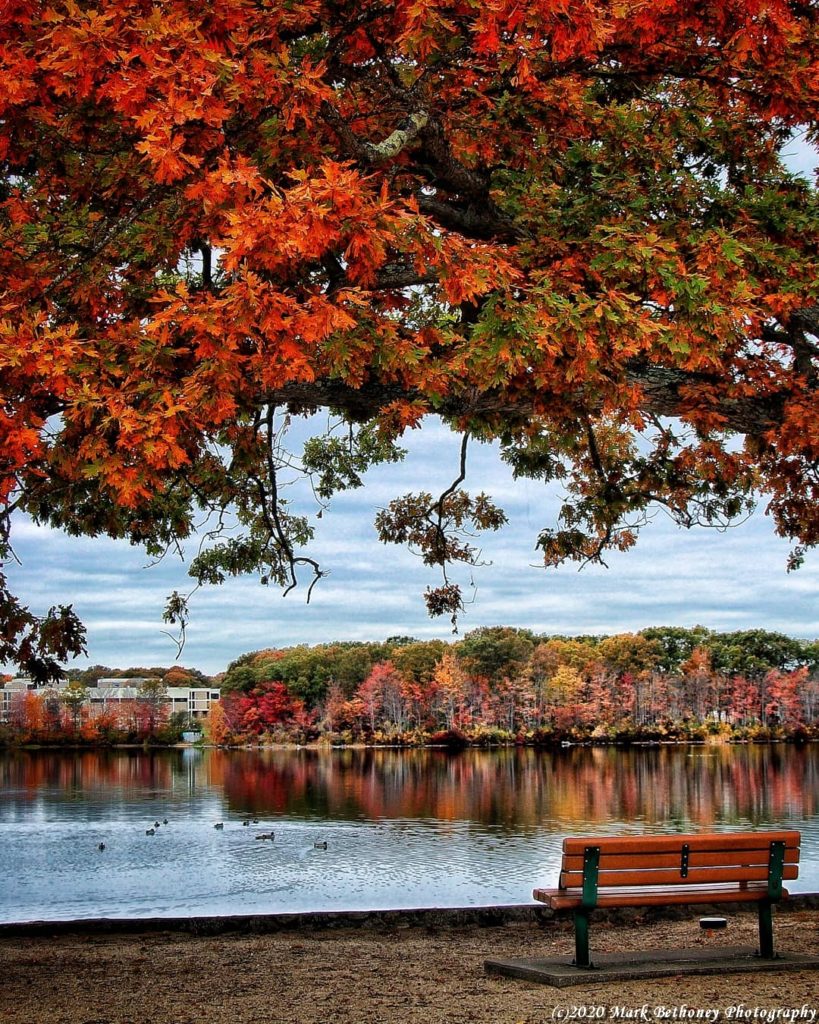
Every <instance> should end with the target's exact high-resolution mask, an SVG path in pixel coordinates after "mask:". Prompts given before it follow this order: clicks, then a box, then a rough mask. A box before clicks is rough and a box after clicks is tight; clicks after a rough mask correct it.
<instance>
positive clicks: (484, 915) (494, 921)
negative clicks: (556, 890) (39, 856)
mask: <svg viewBox="0 0 819 1024" xmlns="http://www.w3.org/2000/svg"><path fill="white" fill-rule="evenodd" d="M728 906H729V907H730V909H731V911H732V913H733V914H752V915H754V914H755V913H756V909H755V906H754V904H753V903H749V904H741V903H740V904H733V905H728ZM692 908H696V909H695V910H692ZM725 908H726V904H707V903H703V904H681V905H668V906H663V905H660V906H656V907H643V908H640V909H639V913H638V912H637V911H636V910H635V909H634V908H630V907H622V908H597V909H596V910H595V912H594V920H595V922H597V923H598V924H606V925H609V926H612V927H619V926H623V925H624V924H628V923H629V922H631V921H633V920H634V919H635V918H639V919H640V920H641V921H645V922H662V921H675V920H680V919H681V918H688V917H691V916H692V914H693V913H696V916H697V917H698V918H699V917H703V916H705V915H706V913H718V914H720V915H722V916H725V913H726V910H725ZM775 909H776V913H777V914H785V915H787V914H792V913H797V914H798V913H802V912H805V911H817V912H819V892H804V893H803V892H796V893H791V894H790V895H789V896H788V897H787V898H786V899H783V900H782V901H781V902H780V903H778V904H776V905H775ZM570 920H571V914H570V913H569V912H566V911H564V912H560V911H557V912H556V911H553V910H550V909H549V908H548V907H546V906H544V905H543V904H542V903H506V904H497V905H493V904H488V905H486V906H464V907H408V908H395V909H390V910H307V911H295V912H291V913H273V914H225V915H207V914H204V915H196V916H191V917H122V918H119V917H96V918H76V919H64V920H54V921H50V920H43V921H19V922H18V921H11V922H6V923H0V939H4V938H11V937H24V936H25V937H36V936H42V935H50V936H57V935H133V934H148V933H152V932H177V933H180V934H190V935H199V936H207V935H227V934H237V933H238V934H245V935H265V934H271V933H276V932H290V931H316V932H319V931H334V930H338V929H361V930H364V931H366V930H373V929H384V928H386V929H390V928H427V929H452V928H470V927H477V928H488V927H503V926H506V925H512V924H525V925H536V926H539V927H542V926H546V925H549V924H551V923H553V922H563V921H570Z"/></svg>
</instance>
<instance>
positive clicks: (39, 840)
mask: <svg viewBox="0 0 819 1024" xmlns="http://www.w3.org/2000/svg"><path fill="white" fill-rule="evenodd" d="M165 818H167V819H168V824H167V825H164V824H160V826H159V828H157V829H156V834H155V835H153V836H148V835H146V834H145V832H146V829H147V828H149V827H151V826H153V824H154V822H155V821H157V820H158V821H160V822H162V820H163V819H165ZM252 819H256V820H257V822H258V824H250V825H249V826H245V825H243V824H242V822H243V821H245V820H252ZM217 822H222V823H223V824H224V827H223V828H222V829H215V828H214V827H213V826H214V825H215V824H216V823H217ZM780 826H788V827H793V828H798V829H800V830H801V831H802V836H803V854H802V856H803V867H802V877H801V878H800V880H799V881H798V882H796V883H794V884H793V885H792V887H791V888H792V890H793V891H802V892H807V891H819V746H817V745H813V746H810V747H806V748H802V749H796V748H793V747H786V746H782V745H778V746H772V747H714V748H703V747H691V748H684V747H675V748H667V747H662V748H641V749H633V750H617V749H602V748H601V749H591V748H575V749H571V750H564V751H559V752H553V753H549V752H547V753H540V752H536V751H532V750H502V751H473V750H469V751H464V752H463V753H458V754H448V753H444V752H443V751H396V750H367V751H362V750H355V751H352V750H335V751H323V752H319V751H315V750H292V751H283V750H282V751H272V750H270V751H262V752H251V751H234V752H224V751H219V750H205V751H200V750H194V749H187V750H173V751H161V752H156V753H143V752H142V751H110V752H96V751H95V752H82V753H50V752H25V753H21V752H18V753H13V754H7V755H0V843H1V844H2V846H1V847H0V849H2V863H3V868H4V870H3V872H2V873H0V921H26V920H45V919H48V920H60V919H71V918H85V917H143V916H145V917H147V916H180V915H188V914H247V913H269V912H276V911H282V912H284V911H297V910H316V909H338V910H340V909H363V908H367V909H375V908H391V907H422V906H439V907H440V906H467V905H487V904H493V903H494V904H501V903H528V902H530V901H531V890H532V887H533V886H534V885H544V884H554V883H555V882H556V878H557V868H558V865H559V861H560V843H561V840H562V839H563V837H564V836H565V835H572V834H593V833H599V834H604V833H610V832H623V831H625V832H632V833H633V832H669V831H671V832H675V831H676V832H688V831H710V830H738V829H747V828H777V827H780ZM270 830H273V831H274V832H275V839H274V840H273V841H272V842H270V841H265V840H258V839H256V838H255V837H256V835H257V834H259V833H262V832H269V831H270ZM101 842H104V843H105V850H104V851H100V850H99V849H98V844H99V843H101ZM324 842H326V843H327V848H326V849H322V848H317V847H316V846H315V844H316V843H324Z"/></svg>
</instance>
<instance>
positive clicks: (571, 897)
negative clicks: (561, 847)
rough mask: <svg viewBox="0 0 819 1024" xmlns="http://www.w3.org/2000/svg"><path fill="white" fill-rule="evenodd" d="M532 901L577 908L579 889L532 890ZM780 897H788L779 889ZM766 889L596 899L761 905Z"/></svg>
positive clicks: (611, 903)
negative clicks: (755, 902)
mask: <svg viewBox="0 0 819 1024" xmlns="http://www.w3.org/2000/svg"><path fill="white" fill-rule="evenodd" d="M532 895H533V896H534V898H535V899H536V900H538V901H540V902H541V903H545V904H547V905H548V906H550V907H551V908H552V909H553V910H572V909H576V908H578V907H579V906H580V903H581V893H580V891H579V890H566V889H535V890H534V892H533V893H532ZM782 895H783V897H787V896H788V892H787V890H785V889H783V890H782ZM767 896H768V887H767V886H749V887H748V888H747V889H739V888H737V886H731V887H727V888H718V887H711V888H705V887H699V888H686V887H685V886H674V887H672V888H670V889H656V890H654V889H615V890H613V891H611V892H607V891H606V890H601V891H599V892H598V896H597V906H598V907H651V906H664V905H666V904H669V903H680V904H704V903H750V902H754V901H759V902H762V901H764V900H766V899H767Z"/></svg>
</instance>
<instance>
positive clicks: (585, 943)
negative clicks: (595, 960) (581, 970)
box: [574, 910, 592, 967]
mask: <svg viewBox="0 0 819 1024" xmlns="http://www.w3.org/2000/svg"><path fill="white" fill-rule="evenodd" d="M574 963H575V966H576V967H591V966H592V963H591V960H590V959H589V912H588V910H576V911H575V912H574Z"/></svg>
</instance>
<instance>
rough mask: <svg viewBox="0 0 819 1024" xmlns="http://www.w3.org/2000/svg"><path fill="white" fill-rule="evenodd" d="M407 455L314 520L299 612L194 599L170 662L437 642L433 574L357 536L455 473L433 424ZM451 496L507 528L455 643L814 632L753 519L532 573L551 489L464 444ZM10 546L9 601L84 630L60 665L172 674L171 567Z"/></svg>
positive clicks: (476, 577) (245, 593) (267, 602)
mask: <svg viewBox="0 0 819 1024" xmlns="http://www.w3.org/2000/svg"><path fill="white" fill-rule="evenodd" d="M408 442H409V444H408V447H410V449H411V450H410V453H409V455H408V456H407V459H406V460H405V461H404V462H403V463H401V464H397V465H393V466H387V467H382V468H379V469H378V470H376V471H373V472H371V474H370V475H369V476H368V477H367V480H368V481H369V482H368V485H367V486H365V487H364V488H363V489H362V490H360V491H356V492H349V493H347V494H344V495H341V496H339V497H338V498H337V499H335V500H334V502H333V504H332V506H331V508H330V510H329V511H328V512H326V513H325V514H324V515H323V517H322V519H321V520H320V521H319V520H315V525H316V531H317V536H316V544H315V547H314V549H313V551H312V552H311V553H312V554H313V555H314V557H317V558H318V559H319V561H320V562H321V565H322V568H325V569H327V570H329V573H330V574H329V575H328V576H327V578H326V579H324V580H322V581H320V582H319V584H318V585H317V587H316V588H315V590H314V592H313V597H312V600H311V602H310V604H309V605H308V604H306V603H305V596H306V589H307V586H306V585H307V583H309V577H307V576H306V577H305V580H304V583H305V585H304V586H302V587H300V588H299V589H297V590H295V591H293V592H292V593H291V594H290V595H289V596H288V597H286V598H283V597H282V596H281V594H280V593H279V591H277V590H275V589H273V588H264V587H261V586H260V585H259V584H258V583H257V582H255V581H254V580H251V579H238V580H231V581H229V582H228V583H226V584H225V585H224V586H223V587H220V588H206V589H202V590H200V591H198V592H197V594H196V595H195V596H194V598H193V600H192V602H191V609H192V619H191V623H190V626H189V628H188V638H187V645H186V648H185V650H184V652H183V654H182V657H181V661H182V663H183V664H187V665H191V666H194V667H197V668H200V669H202V670H203V671H206V672H210V673H216V672H219V671H221V670H223V669H224V668H225V667H226V666H227V664H228V662H229V661H231V660H232V659H233V658H235V657H237V656H238V655H239V654H242V653H244V652H246V651H249V650H257V649H260V648H263V647H284V646H291V645H293V644H298V643H311V644H312V643H320V642H323V641H329V640H336V639H353V640H383V639H385V638H386V637H388V636H392V635H396V634H400V635H404V634H407V635H412V636H416V637H424V638H427V637H440V638H442V639H452V638H453V637H452V632H451V627H450V626H449V623H448V620H446V619H442V620H441V619H439V620H431V619H430V618H429V617H428V616H427V614H426V608H425V606H424V603H423V596H422V595H423V591H424V588H425V587H426V586H427V585H432V586H436V585H438V583H439V580H440V578H439V576H438V575H437V574H436V573H435V572H434V571H432V570H427V569H425V567H424V566H423V565H422V564H421V562H420V560H419V559H418V558H417V557H416V556H414V555H412V554H410V553H409V552H407V551H406V550H405V549H403V548H402V547H398V546H388V547H387V546H384V545H382V544H380V543H379V542H378V540H377V539H376V537H375V532H374V529H373V526H372V522H373V517H374V515H375V512H376V511H377V509H378V508H380V507H384V506H385V505H386V504H387V503H388V502H389V501H390V499H391V498H394V497H396V496H397V495H399V494H402V493H404V492H405V491H408V490H420V489H428V490H431V491H432V492H433V493H439V492H440V490H441V489H443V488H444V487H446V486H447V484H448V483H449V482H450V481H451V480H452V479H453V477H454V476H455V475H456V473H457V465H458V448H459V444H458V439H457V438H456V437H454V436H453V435H451V434H449V433H448V432H446V431H445V430H444V429H443V428H441V427H440V426H438V425H436V424H435V423H432V424H430V425H428V426H427V427H424V428H423V429H421V430H418V431H413V432H412V434H411V435H410V437H409V438H408ZM465 486H466V487H467V489H469V490H470V491H471V492H473V493H477V492H478V491H479V490H482V489H483V490H486V491H488V492H489V493H491V494H492V495H493V496H494V497H495V498H496V499H497V500H498V502H499V503H500V504H501V505H502V507H503V508H504V509H505V510H506V513H507V515H508V517H509V520H510V522H509V525H508V526H507V527H506V528H505V529H504V530H503V531H501V532H499V533H498V534H488V535H485V537H484V543H483V545H482V548H483V554H484V558H485V559H486V560H487V561H488V562H491V563H492V564H490V565H486V566H483V567H479V568H476V569H474V570H464V571H460V572H458V573H456V578H459V580H460V581H461V582H462V583H463V584H465V591H466V592H467V593H473V594H474V603H472V604H470V605H469V606H468V607H467V611H466V614H465V615H463V616H462V619H461V624H460V632H461V634H463V633H464V632H467V631H469V630H470V629H474V628H476V627H477V626H482V625H514V626H527V627H530V628H531V629H534V630H536V631H537V632H543V633H568V634H575V633H613V632H623V631H634V630H639V629H641V628H643V627H646V626H651V625H680V626H693V625H695V624H698V623H699V624H702V625H705V626H708V627H710V628H713V629H720V630H734V629H750V628H755V627H763V628H767V629H772V630H777V631H780V632H783V633H788V634H790V635H792V636H799V637H807V638H814V637H816V636H817V635H819V624H818V623H817V614H816V613H817V607H818V605H817V593H819V557H817V555H816V554H809V556H808V559H807V562H806V565H805V566H804V567H803V568H802V569H800V570H799V571H798V572H795V573H790V574H788V573H787V572H786V569H785V563H786V558H787V554H788V551H789V544H788V543H787V542H786V541H783V540H781V539H779V538H777V537H776V536H775V535H774V532H773V526H772V523H771V521H770V519H769V518H767V517H766V516H765V515H763V514H762V513H761V512H760V513H757V514H756V515H754V516H753V517H752V518H751V519H750V520H749V521H747V522H746V523H745V524H744V525H742V526H738V527H735V528H732V529H731V530H729V531H727V532H724V533H717V532H715V531H713V530H705V529H695V530H691V531H686V530H680V529H678V528H677V527H675V526H674V525H673V524H672V523H671V522H670V520H669V519H668V518H667V516H666V515H665V514H664V513H662V512H661V513H659V514H658V515H657V517H656V519H655V520H654V521H653V522H652V523H651V524H650V525H649V526H648V527H647V528H646V529H645V530H644V532H643V533H642V535H641V538H640V540H639V541H638V544H637V547H636V548H634V549H633V550H632V551H630V552H628V553H627V554H617V553H614V554H612V555H611V556H610V557H609V558H608V562H609V568H608V569H604V568H601V567H597V566H587V567H586V568H584V569H583V570H581V571H578V570H577V568H576V567H575V566H567V567H564V568H560V569H548V570H545V569H543V568H542V567H541V566H539V565H538V554H537V552H536V550H535V546H534V545H535V541H536V539H537V535H538V533H539V531H540V529H542V528H543V527H544V526H547V525H554V517H555V513H556V509H557V499H558V491H557V490H556V489H554V488H550V489H549V490H547V489H546V488H544V487H543V485H542V484H538V483H535V482H532V481H513V480H512V478H511V473H510V472H509V470H508V468H507V467H505V466H504V465H503V464H502V463H501V462H500V460H499V458H498V457H497V452H496V450H495V449H494V448H492V447H490V446H486V445H478V444H473V445H472V447H471V450H470V455H469V476H468V479H467V482H466V484H465ZM305 511H306V509H305ZM14 544H15V550H16V552H17V554H18V556H19V557H20V559H21V561H22V563H23V564H22V567H10V572H9V575H10V579H11V583H12V586H13V587H16V588H17V593H18V594H19V595H20V596H21V597H22V598H23V599H24V600H25V601H26V602H28V603H30V604H31V606H32V608H33V609H34V610H36V611H38V612H43V611H44V610H46V609H47V608H48V607H49V606H50V605H51V604H54V603H58V602H60V603H62V602H73V604H74V607H75V610H76V611H77V613H78V614H79V615H80V617H81V618H82V620H83V621H84V622H85V624H86V626H87V628H88V653H89V658H88V661H87V662H84V661H78V662H75V664H78V665H83V664H94V663H101V664H105V665H109V666H112V667H121V668H125V667H128V666H132V665H141V666H149V665H162V664H170V663H172V661H173V659H174V657H175V654H176V650H175V647H174V644H173V643H172V641H171V640H170V639H169V638H168V637H167V636H165V635H164V634H163V630H164V629H165V628H167V627H165V626H164V625H163V623H162V621H161V618H162V610H163V607H164V603H165V598H166V596H167V595H168V594H169V593H170V592H171V591H172V590H175V589H176V590H179V591H181V592H187V591H188V590H190V588H191V585H192V584H191V581H190V580H189V578H188V577H187V574H186V569H185V566H184V565H183V564H182V563H181V562H180V561H179V560H178V559H176V558H172V557H171V556H168V558H167V559H166V560H165V561H163V562H162V563H161V564H159V565H154V566H152V567H147V563H148V559H147V557H146V556H145V554H144V552H142V551H141V550H140V549H137V548H134V547H131V546H130V545H128V544H126V543H119V542H113V541H109V540H105V539H75V538H68V537H65V536H63V535H62V534H59V533H56V532H54V531H51V530H48V529H44V528H41V527H36V526H34V525H33V524H30V523H24V522H18V524H17V529H16V533H15V536H14ZM470 574H471V577H472V580H473V581H474V583H475V589H474V591H472V590H470V587H469V582H470Z"/></svg>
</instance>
